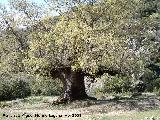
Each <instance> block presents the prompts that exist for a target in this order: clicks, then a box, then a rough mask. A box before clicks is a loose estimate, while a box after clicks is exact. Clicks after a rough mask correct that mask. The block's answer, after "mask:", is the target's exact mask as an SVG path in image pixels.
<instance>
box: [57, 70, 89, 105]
mask: <svg viewBox="0 0 160 120" xmlns="http://www.w3.org/2000/svg"><path fill="white" fill-rule="evenodd" d="M60 72H61V74H60V79H61V80H62V83H63V85H64V86H63V87H64V92H63V94H62V95H61V96H60V97H59V98H58V99H57V100H56V101H55V102H54V103H65V102H70V101H73V100H81V99H85V98H91V97H88V95H87V94H86V91H85V84H84V74H83V72H82V71H80V70H79V71H73V70H71V69H70V68H68V69H65V70H60Z"/></svg>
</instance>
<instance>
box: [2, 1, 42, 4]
mask: <svg viewBox="0 0 160 120" xmlns="http://www.w3.org/2000/svg"><path fill="white" fill-rule="evenodd" d="M8 1H9V0H0V3H2V4H7V3H8ZM29 1H32V2H36V3H39V4H41V3H44V0H29Z"/></svg>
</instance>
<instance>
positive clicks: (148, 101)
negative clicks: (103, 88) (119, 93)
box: [0, 94, 160, 120]
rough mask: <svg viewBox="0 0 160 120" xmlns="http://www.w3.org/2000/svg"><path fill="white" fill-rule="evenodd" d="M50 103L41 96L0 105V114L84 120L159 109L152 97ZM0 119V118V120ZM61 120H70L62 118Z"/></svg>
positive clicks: (146, 95) (49, 100) (149, 95)
mask: <svg viewBox="0 0 160 120" xmlns="http://www.w3.org/2000/svg"><path fill="white" fill-rule="evenodd" d="M54 99H56V98H54ZM52 100H53V98H52V97H43V96H41V97H32V98H27V99H19V100H12V101H7V102H1V107H0V113H1V114H6V115H9V116H11V115H15V114H19V115H24V116H25V117H26V115H27V114H28V115H33V116H34V115H35V114H39V115H49V114H50V115H55V116H58V115H62V116H66V115H68V116H69V115H71V116H72V115H81V117H82V119H86V118H89V117H92V116H104V115H106V116H115V115H116V116H119V115H123V114H124V115H131V114H133V113H136V112H139V111H147V110H153V109H157V108H160V97H158V96H156V95H155V94H143V95H141V96H137V97H135V96H134V97H125V96H124V97H113V96H108V97H106V98H105V99H103V100H97V101H90V100H83V101H74V102H72V103H70V104H62V105H51V102H52ZM79 117H80V116H79ZM3 118H4V117H2V115H1V117H0V119H2V120H3ZM57 119H58V118H57ZM61 119H71V118H66V117H63V118H61ZM72 119H78V116H77V117H72ZM11 120H12V119H11ZM18 120H19V119H18Z"/></svg>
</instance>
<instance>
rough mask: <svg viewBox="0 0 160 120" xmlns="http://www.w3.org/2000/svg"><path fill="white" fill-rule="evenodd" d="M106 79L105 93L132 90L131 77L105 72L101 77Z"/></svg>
mask: <svg viewBox="0 0 160 120" xmlns="http://www.w3.org/2000/svg"><path fill="white" fill-rule="evenodd" d="M101 79H102V80H104V81H105V82H104V86H103V92H105V93H122V92H129V91H131V89H132V87H131V80H130V78H129V77H121V76H119V77H118V76H109V75H108V74H104V75H103V76H102V77H101Z"/></svg>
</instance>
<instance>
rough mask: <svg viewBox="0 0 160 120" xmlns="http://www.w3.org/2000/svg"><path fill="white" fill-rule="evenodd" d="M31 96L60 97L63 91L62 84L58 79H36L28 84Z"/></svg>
mask: <svg viewBox="0 0 160 120" xmlns="http://www.w3.org/2000/svg"><path fill="white" fill-rule="evenodd" d="M30 88H31V94H32V95H36V96H38V95H45V96H51V95H60V94H61V93H62V90H63V86H62V83H61V81H60V80H59V79H55V80H53V79H51V78H47V77H42V76H41V77H38V78H37V79H36V80H34V81H31V82H30Z"/></svg>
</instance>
